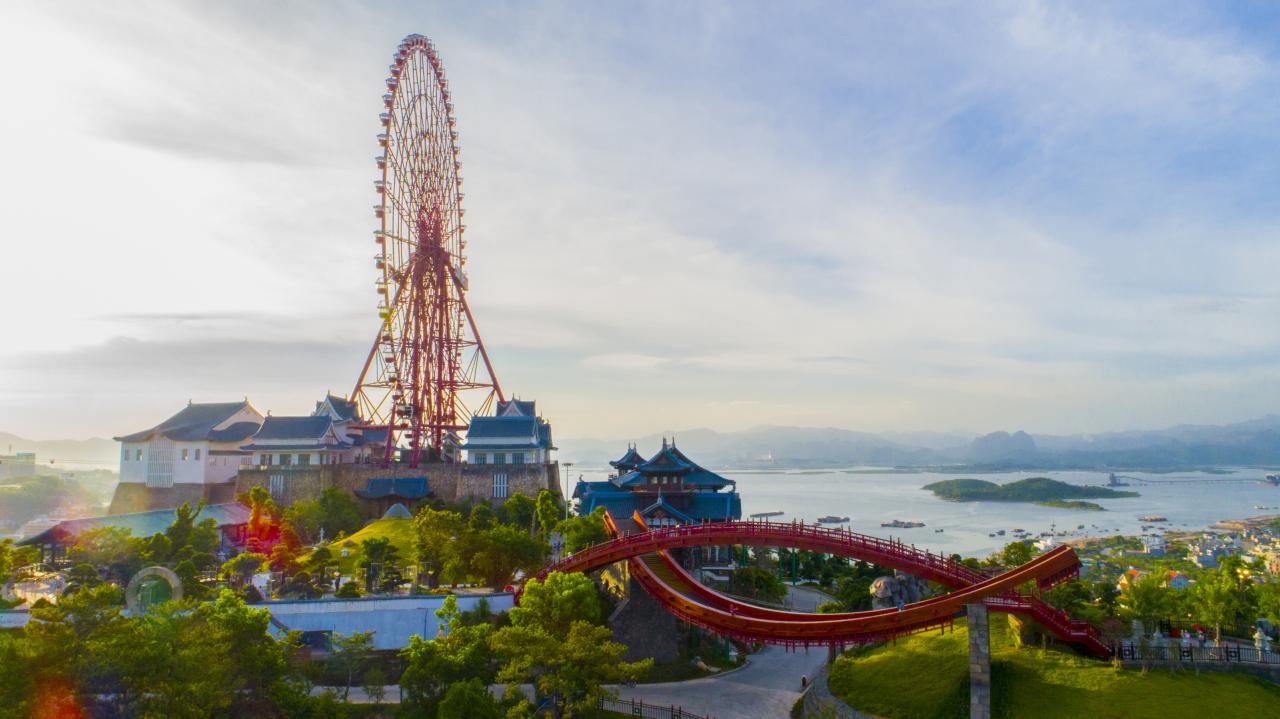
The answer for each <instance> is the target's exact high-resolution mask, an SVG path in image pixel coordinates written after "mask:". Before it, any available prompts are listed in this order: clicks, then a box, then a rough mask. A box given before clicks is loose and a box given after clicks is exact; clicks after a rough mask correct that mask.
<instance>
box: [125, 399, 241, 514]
mask: <svg viewBox="0 0 1280 719" xmlns="http://www.w3.org/2000/svg"><path fill="white" fill-rule="evenodd" d="M263 420H264V418H263V416H262V414H261V413H260V412H258V410H257V409H255V408H254V407H253V405H251V404H249V400H247V399H246V400H243V401H240V402H212V403H194V402H188V403H187V406H186V407H184V408H183V409H182V410H181V411H180V412H178V413H177V414H175V415H173V416H172V417H170V418H169V419H166V420H165V421H163V422H161V423H160V424H157V425H156V426H154V427H152V428H150V429H145V430H142V431H141V432H134V433H133V434H127V435H123V436H120V437H116V438H115V439H116V441H117V442H119V443H120V482H119V484H118V485H116V492H115V495H114V496H113V497H112V499H111V509H110V512H111V514H121V513H124V512H139V511H146V510H151V509H164V508H170V507H177V506H178V505H180V504H182V503H183V502H190V503H191V504H192V505H195V504H198V503H199V502H201V501H205V502H208V503H210V504H217V503H220V502H230V501H231V500H232V499H233V498H234V496H235V477H236V473H237V472H238V471H239V470H240V466H241V465H243V464H247V463H248V462H249V461H250V460H251V457H250V453H249V452H248V451H246V450H244V449H242V448H241V445H243V444H244V442H245V440H247V439H249V438H250V437H252V436H253V435H255V434H257V432H258V429H259V428H260V427H261V426H262V423H263Z"/></svg>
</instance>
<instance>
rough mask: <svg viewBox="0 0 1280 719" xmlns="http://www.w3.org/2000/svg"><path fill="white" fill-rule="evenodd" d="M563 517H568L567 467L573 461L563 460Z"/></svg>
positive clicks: (571, 464) (570, 465)
mask: <svg viewBox="0 0 1280 719" xmlns="http://www.w3.org/2000/svg"><path fill="white" fill-rule="evenodd" d="M563 464H564V518H565V519H568V518H569V468H570V467H572V466H573V462H564V463H563Z"/></svg>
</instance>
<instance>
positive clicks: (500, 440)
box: [462, 399, 555, 464]
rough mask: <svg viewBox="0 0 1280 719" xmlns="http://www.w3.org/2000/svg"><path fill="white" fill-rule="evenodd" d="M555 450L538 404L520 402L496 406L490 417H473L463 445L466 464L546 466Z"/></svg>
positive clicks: (547, 424)
mask: <svg viewBox="0 0 1280 719" xmlns="http://www.w3.org/2000/svg"><path fill="white" fill-rule="evenodd" d="M554 449H555V447H554V446H553V445H552V443H551V425H550V424H549V423H548V422H547V421H546V420H545V419H543V418H542V417H539V416H538V410H537V403H536V402H534V401H533V400H519V399H511V400H506V401H504V402H499V403H498V408H497V411H496V412H494V415H493V416H492V417H483V416H478V417H472V418H471V426H470V428H469V429H468V430H467V439H466V442H465V443H463V445H462V450H463V461H464V462H466V463H467V464H546V463H547V462H550V461H551V451H552V450H554Z"/></svg>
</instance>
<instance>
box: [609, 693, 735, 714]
mask: <svg viewBox="0 0 1280 719" xmlns="http://www.w3.org/2000/svg"><path fill="white" fill-rule="evenodd" d="M596 708H597V709H609V710H612V711H620V712H621V713H623V714H626V715H628V716H633V717H648V718H649V719H714V718H713V717H712V716H711V715H709V714H695V713H693V712H690V711H685V710H684V708H682V707H678V706H676V705H674V704H672V705H670V706H660V705H658V704H646V703H645V702H644V701H643V700H639V701H637V700H635V699H609V698H607V697H601V698H600V699H599V701H597V702H596Z"/></svg>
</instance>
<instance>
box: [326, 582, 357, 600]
mask: <svg viewBox="0 0 1280 719" xmlns="http://www.w3.org/2000/svg"><path fill="white" fill-rule="evenodd" d="M363 595H364V591H363V590H361V589H360V582H357V581H356V580H354V579H348V580H347V581H345V582H343V583H342V586H341V587H338V591H336V592H334V593H333V596H335V597H337V598H338V599H359V598H360V597H361V596H363Z"/></svg>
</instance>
